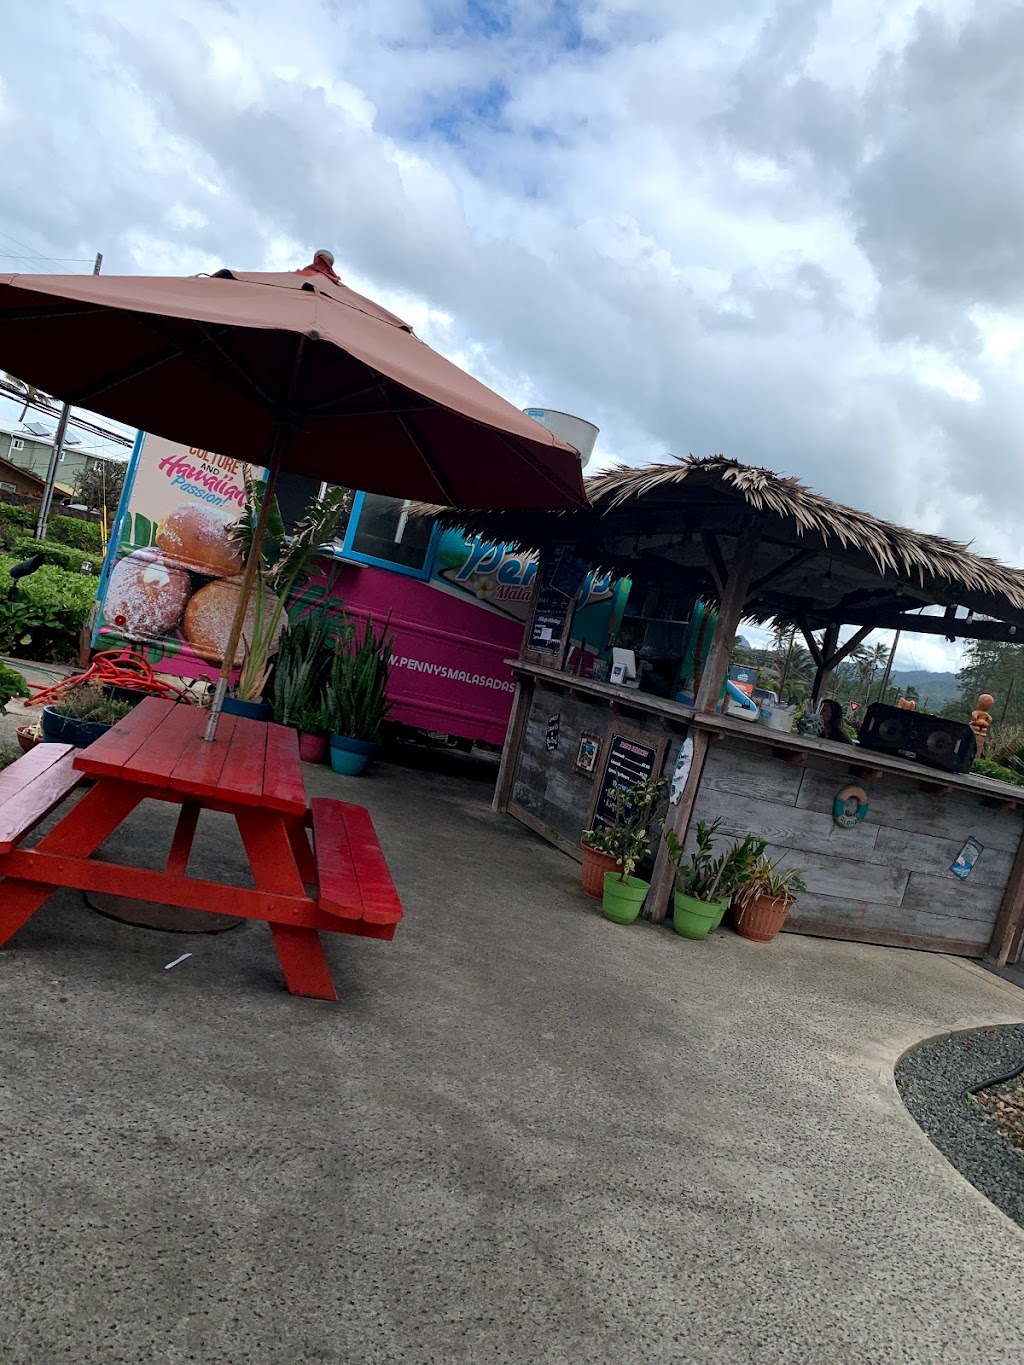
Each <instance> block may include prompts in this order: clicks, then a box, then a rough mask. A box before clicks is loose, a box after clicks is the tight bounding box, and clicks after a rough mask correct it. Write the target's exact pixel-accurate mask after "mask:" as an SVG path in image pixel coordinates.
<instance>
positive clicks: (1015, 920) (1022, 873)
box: [985, 838, 1024, 967]
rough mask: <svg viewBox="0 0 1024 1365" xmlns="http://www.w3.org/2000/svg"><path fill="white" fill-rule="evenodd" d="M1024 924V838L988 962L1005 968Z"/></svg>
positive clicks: (997, 917) (1008, 886)
mask: <svg viewBox="0 0 1024 1365" xmlns="http://www.w3.org/2000/svg"><path fill="white" fill-rule="evenodd" d="M1022 924H1024V838H1022V839H1021V841H1020V843H1019V845H1018V846H1017V856H1016V857H1015V858H1014V860H1013V866H1012V867H1011V868H1010V875H1009V877H1008V878H1007V880H1006V890H1005V891H1004V892H1003V899H1002V902H1001V903H1000V906H999V913H998V915H997V916H996V922H995V925H994V926H993V929H992V937H991V938H990V939H989V944H988V950H987V951H986V953H985V961H986V962H994V963H995V964H996V966H997V967H1005V966H1006V963H1007V959H1008V958H1009V956H1010V952H1011V949H1012V948H1013V945H1014V940H1015V939H1016V938H1017V936H1018V934H1019V933H1020V929H1021V926H1022Z"/></svg>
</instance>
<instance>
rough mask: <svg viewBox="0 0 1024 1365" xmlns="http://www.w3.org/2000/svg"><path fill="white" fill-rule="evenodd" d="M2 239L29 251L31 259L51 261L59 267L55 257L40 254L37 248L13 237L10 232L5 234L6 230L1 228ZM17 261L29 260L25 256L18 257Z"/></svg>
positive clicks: (0, 235)
mask: <svg viewBox="0 0 1024 1365" xmlns="http://www.w3.org/2000/svg"><path fill="white" fill-rule="evenodd" d="M0 237H4V238H6V240H7V241H8V242H10V243H12V245H14V246H18V247H21V248H22V250H24V251H27V252H28V255H29V257H34V258H35V259H36V260H40V261H50V262H51V263H52V264H53V265H57V264H58V261H57V260H56V259H55V257H53V256H46V255H43V254H41V253H40V252H37V251H36V249H35V247H31V246H29V244H28V242H23V241H21V239H20V238H18V237H15V236H13V234H12V233H10V232H4V230H3V229H2V228H0ZM15 259H17V260H19V261H24V260H26V259H27V258H26V257H25V256H18V257H16V258H15Z"/></svg>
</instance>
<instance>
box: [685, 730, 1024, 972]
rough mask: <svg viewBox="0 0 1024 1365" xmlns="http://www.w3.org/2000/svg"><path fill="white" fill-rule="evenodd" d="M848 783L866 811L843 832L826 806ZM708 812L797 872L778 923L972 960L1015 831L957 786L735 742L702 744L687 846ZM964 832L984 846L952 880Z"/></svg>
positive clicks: (1017, 821)
mask: <svg viewBox="0 0 1024 1365" xmlns="http://www.w3.org/2000/svg"><path fill="white" fill-rule="evenodd" d="M861 758H863V756H862V755H861ZM922 775H923V776H928V777H930V778H932V779H933V780H934V778H935V774H929V773H925V770H922ZM852 783H856V785H858V786H861V787H863V788H864V789H865V791H866V792H867V794H868V800H869V809H868V814H867V817H866V819H865V820H864V821H863V823H861V824H859V825H855V826H854V827H853V828H852V829H843V828H841V827H840V826H839V825H837V824H836V823H835V821H834V820H833V818H832V807H833V802H834V801H835V798H836V795H837V794H838V793H839V792H840V791H841V790H842V788H843V787H846V786H849V785H850V784H852ZM716 817H720V818H721V821H722V824H721V832H722V834H727V835H729V836H735V837H742V836H743V835H744V834H746V833H748V832H749V833H753V834H757V835H760V836H761V837H762V838H765V839H767V840H768V841H769V851H770V853H771V856H772V857H773V858H781V860H782V865H783V866H798V867H800V868H802V869H803V876H804V880H805V881H806V883H807V891H806V892H805V893H803V894H802V895H801V896H800V898H799V900H798V902H797V904H796V906H795V907H794V909H793V910H792V911H791V912H790V916H789V920H788V922H787V926H786V927H787V928H788V929H790V930H793V931H794V932H796V933H803V934H820V935H824V936H826V937H831V938H849V939H858V940H861V941H864V942H869V943H888V944H895V945H897V946H908V947H918V948H928V949H933V950H936V951H942V952H954V953H959V954H962V955H964V956H974V957H980V956H981V955H982V953H983V952H984V951H985V949H986V947H987V946H988V942H989V939H990V937H991V935H992V929H993V925H994V923H995V919H996V914H997V912H998V910H999V904H1000V900H1001V898H1002V895H1003V890H1004V888H1005V886H1006V881H1007V878H1008V877H1009V874H1010V868H1011V865H1012V863H1013V859H1014V855H1015V853H1016V851H1017V847H1018V845H1019V844H1020V841H1021V835H1022V832H1024V816H1022V813H1021V811H1020V810H1019V809H1014V810H1009V811H1001V810H996V809H993V808H991V807H987V806H983V805H982V804H981V801H980V800H979V798H978V797H977V796H973V795H970V794H968V793H965V792H956V791H951V792H949V793H947V794H946V795H945V796H933V795H928V794H926V793H924V792H921V791H919V790H918V786H917V781H916V780H915V779H913V778H903V777H899V776H897V775H895V774H889V773H887V774H886V775H885V776H884V777H883V778H880V779H877V780H873V781H871V780H869V781H865V780H864V779H860V778H855V777H852V776H851V775H850V773H849V771H848V769H847V766H846V765H845V764H844V763H842V762H841V761H836V760H830V759H826V758H816V757H815V758H811V759H810V760H809V761H808V763H807V766H806V767H799V766H796V765H792V764H788V763H783V762H781V761H780V760H779V759H778V758H777V757H776V756H775V754H774V753H773V751H772V750H770V749H768V748H766V747H762V746H759V745H755V744H744V743H742V742H741V741H736V740H724V741H721V742H719V743H717V744H714V745H712V747H711V751H710V753H709V755H708V759H707V763H706V766H705V769H704V777H703V781H702V783H701V788H700V791H699V793H698V795H697V804H696V808H695V813H694V817H693V822H692V823H691V826H690V834H689V838H688V845H689V846H692V843H693V837H694V831H695V828H696V823H697V821H698V820H709V821H710V820H713V819H715V818H716ZM971 836H973V837H974V838H975V839H977V840H978V842H979V843H980V844H981V845H982V847H983V852H982V854H981V856H980V857H979V859H978V861H977V863H976V864H975V866H974V868H973V870H972V872H971V874H970V876H969V877H968V878H967V879H966V880H961V879H960V878H959V877H957V876H955V875H954V874H953V873H952V872H951V871H950V867H951V865H952V863H953V861H954V859H955V858H956V856H957V854H958V853H959V852H960V850H961V849H962V848H963V845H964V843H965V842H966V840H967V839H968V838H969V837H971Z"/></svg>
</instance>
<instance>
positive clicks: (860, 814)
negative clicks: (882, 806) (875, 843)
mask: <svg viewBox="0 0 1024 1365" xmlns="http://www.w3.org/2000/svg"><path fill="white" fill-rule="evenodd" d="M867 813H868V794H867V792H866V791H865V790H864V788H863V787H844V788H843V790H842V791H841V792H840V793H839V794H838V796H837V797H836V799H835V800H834V801H833V802H832V819H833V820H834V821H835V822H836V824H837V825H839V826H840V828H842V829H852V828H853V827H854V825H859V824H860V823H861V821H862V820H863V819H864V817H865V816H866V815H867Z"/></svg>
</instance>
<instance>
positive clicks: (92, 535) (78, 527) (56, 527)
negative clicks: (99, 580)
mask: <svg viewBox="0 0 1024 1365" xmlns="http://www.w3.org/2000/svg"><path fill="white" fill-rule="evenodd" d="M46 538H47V539H48V540H57V541H60V543H61V545H70V546H71V548H72V549H73V550H85V551H86V552H87V554H88V555H89V557H90V558H91V559H92V560H93V561H94V562H95V560H96V559H97V557H98V556H99V555H101V554H102V553H103V532H102V531H101V530H100V528H99V525H98V524H97V523H96V522H94V521H79V519H78V518H77V517H50V519H49V521H48V522H47V523H46Z"/></svg>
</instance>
